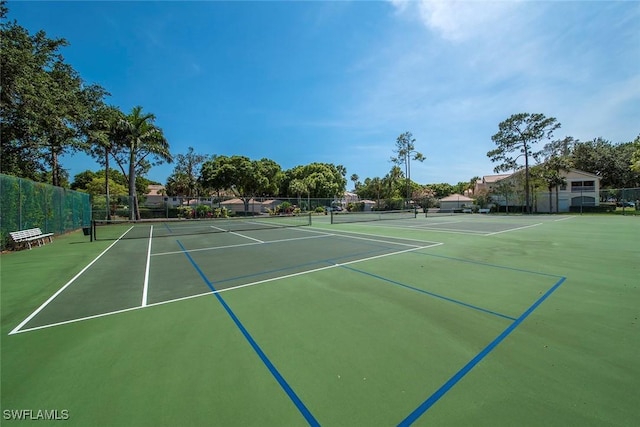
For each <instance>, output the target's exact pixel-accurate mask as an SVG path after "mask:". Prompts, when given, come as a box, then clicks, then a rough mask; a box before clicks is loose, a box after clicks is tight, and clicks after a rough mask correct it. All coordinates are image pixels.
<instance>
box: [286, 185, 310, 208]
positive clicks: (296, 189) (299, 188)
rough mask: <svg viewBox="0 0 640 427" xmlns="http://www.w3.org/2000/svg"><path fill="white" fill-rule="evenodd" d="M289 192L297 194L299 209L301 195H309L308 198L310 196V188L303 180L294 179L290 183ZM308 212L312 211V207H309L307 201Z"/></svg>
mask: <svg viewBox="0 0 640 427" xmlns="http://www.w3.org/2000/svg"><path fill="white" fill-rule="evenodd" d="M289 191H291V192H293V193H295V194H296V195H297V196H298V207H299V206H300V195H302V193H307V196H308V194H309V188H308V187H307V184H306V183H305V182H304V180H302V179H292V180H291V182H290V183H289ZM307 199H308V197H307ZM307 210H311V206H309V200H307Z"/></svg>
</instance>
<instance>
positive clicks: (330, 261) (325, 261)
mask: <svg viewBox="0 0 640 427" xmlns="http://www.w3.org/2000/svg"><path fill="white" fill-rule="evenodd" d="M386 249H391V248H386ZM379 252H382V251H381V250H371V251H366V252H359V253H355V254H348V255H343V256H340V257H335V258H327V259H323V260H318V261H311V262H305V263H302V264H296V265H292V266H290V267H281V268H274V269H272V270H264V271H259V272H257V273H251V274H244V275H242V276H234V277H229V278H227V279H221V280H217V281H216V283H217V284H220V283H226V282H232V281H234V280H240V279H248V278H251V277H256V276H262V275H265V274H270V273H279V272H282V271H287V270H293V269H296V268H300V267H309V266H312V265H318V264H337V263H339V262H340V260H342V259H345V258H351V257H363V256H366V255H371V254H376V253H379ZM382 253H384V252H382Z"/></svg>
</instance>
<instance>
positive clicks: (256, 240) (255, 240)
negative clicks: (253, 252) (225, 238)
mask: <svg viewBox="0 0 640 427" xmlns="http://www.w3.org/2000/svg"><path fill="white" fill-rule="evenodd" d="M229 233H231V234H234V235H236V236H239V237H244V238H245V239H249V240H253V241H254V242H258V243H265V241H264V240H260V239H255V238H253V237H250V236H245V235H244V234H240V233H236V232H235V231H230V232H229Z"/></svg>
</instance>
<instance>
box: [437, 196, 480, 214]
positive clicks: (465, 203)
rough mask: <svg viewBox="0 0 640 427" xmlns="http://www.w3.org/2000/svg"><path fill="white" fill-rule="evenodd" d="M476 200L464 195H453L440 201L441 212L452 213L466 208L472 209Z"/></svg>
mask: <svg viewBox="0 0 640 427" xmlns="http://www.w3.org/2000/svg"><path fill="white" fill-rule="evenodd" d="M473 203H474V200H473V199H472V198H470V197H467V196H464V195H462V194H457V193H456V194H451V195H450V196H447V197H443V198H442V199H440V210H443V211H450V210H454V209H455V210H457V209H464V208H471V206H473Z"/></svg>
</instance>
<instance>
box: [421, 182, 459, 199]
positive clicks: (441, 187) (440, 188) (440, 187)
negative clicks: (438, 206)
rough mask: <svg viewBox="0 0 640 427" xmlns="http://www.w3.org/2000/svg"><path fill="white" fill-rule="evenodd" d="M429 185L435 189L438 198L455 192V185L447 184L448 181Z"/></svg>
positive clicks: (434, 192)
mask: <svg viewBox="0 0 640 427" xmlns="http://www.w3.org/2000/svg"><path fill="white" fill-rule="evenodd" d="M427 187H428V188H430V189H431V190H432V191H433V194H434V196H435V198H436V199H442V198H443V197H447V196H450V195H451V194H453V193H455V188H454V187H453V185H451V184H447V183H446V182H443V183H439V184H428V185H427Z"/></svg>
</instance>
